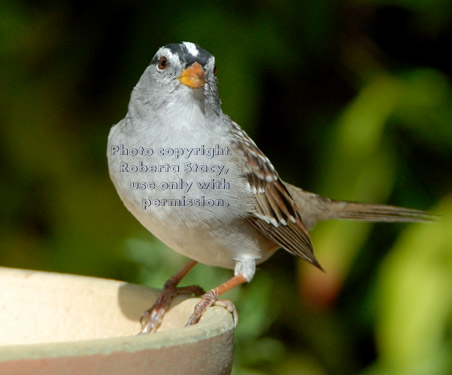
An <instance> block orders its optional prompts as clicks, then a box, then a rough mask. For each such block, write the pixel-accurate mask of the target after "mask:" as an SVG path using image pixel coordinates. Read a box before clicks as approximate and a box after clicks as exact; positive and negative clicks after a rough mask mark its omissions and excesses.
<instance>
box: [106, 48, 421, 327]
mask: <svg viewBox="0 0 452 375" xmlns="http://www.w3.org/2000/svg"><path fill="white" fill-rule="evenodd" d="M107 155H108V164H109V170H110V176H111V179H112V181H113V183H114V185H115V187H116V189H117V191H118V194H119V196H120V197H121V199H122V201H123V202H124V204H125V206H126V207H127V208H128V210H129V211H130V212H131V213H132V214H133V215H134V216H135V217H136V218H137V219H138V220H139V221H140V222H141V224H143V225H144V226H145V227H146V228H147V229H148V230H149V231H150V232H152V233H153V234H154V235H155V236H156V237H158V238H159V239H160V240H162V241H163V242H164V243H166V244H167V245H168V246H169V247H171V248H172V249H174V250H175V251H177V252H179V253H181V254H183V255H186V256H187V257H189V258H191V259H193V261H191V262H190V263H188V264H187V265H186V266H185V267H184V268H183V269H182V270H181V271H180V272H179V273H178V274H177V275H175V276H174V277H173V278H171V279H170V280H169V281H168V282H167V283H166V284H165V288H164V291H163V292H162V295H161V297H160V298H159V300H158V301H157V302H156V304H155V305H154V306H153V308H151V309H149V310H148V311H147V312H146V313H145V315H144V317H143V320H142V324H143V329H142V332H143V333H145V332H149V331H153V330H155V329H156V328H157V326H158V324H159V321H160V319H161V318H162V315H163V314H164V312H165V309H166V308H167V306H168V304H169V302H170V300H171V298H172V296H174V295H175V294H177V293H195V294H196V295H199V294H201V293H202V289H201V288H199V287H186V288H176V285H177V283H178V282H179V281H180V279H181V278H182V277H183V276H184V275H185V274H186V273H187V272H188V271H189V270H190V269H191V268H192V267H193V266H194V265H195V264H196V262H201V263H204V264H207V265H211V266H218V267H224V268H231V269H234V273H235V276H234V277H233V278H232V279H230V280H229V281H227V282H226V283H224V284H222V285H221V286H220V287H218V288H215V289H213V290H211V291H210V292H208V293H206V294H204V295H203V298H202V299H201V301H200V302H199V303H198V305H197V307H196V308H195V312H194V313H193V315H192V316H191V317H190V320H189V322H188V325H190V324H193V323H195V322H196V321H197V320H198V319H199V317H200V316H201V315H202V313H203V311H204V310H205V309H206V308H207V307H208V306H210V305H211V304H212V303H213V302H214V301H215V300H216V298H217V297H218V296H219V295H221V294H222V293H224V292H225V291H227V290H229V289H231V288H232V287H234V286H236V285H239V284H241V283H243V282H249V281H250V280H251V279H252V278H253V276H254V273H255V269H256V264H259V263H261V262H263V261H265V260H267V259H268V258H269V257H270V256H271V255H272V254H273V253H274V252H275V251H276V250H277V249H279V248H283V249H285V250H287V251H288V252H290V253H292V254H294V255H296V256H298V257H301V258H303V259H305V260H307V261H308V262H311V263H312V264H314V265H315V266H317V267H319V268H320V264H319V262H318V261H317V259H316V258H315V257H314V254H313V250H312V245H311V241H310V239H309V234H308V230H310V229H312V228H313V227H314V225H315V224H316V222H317V221H319V220H326V219H337V218H340V219H352V220H365V221H423V220H429V219H430V215H428V214H426V213H424V212H423V211H419V210H412V209H406V208H400V207H394V206H387V205H375V204H366V203H352V202H341V201H335V200H331V199H328V198H323V197H321V196H319V195H316V194H312V193H309V192H306V191H304V190H302V189H299V188H297V187H295V186H292V185H290V184H288V183H286V182H283V181H282V180H281V179H280V178H279V176H278V173H277V172H276V170H275V168H274V167H273V165H272V164H271V162H270V160H269V159H268V158H267V157H266V156H265V155H264V154H263V153H262V151H260V150H259V148H258V147H257V146H256V144H255V143H254V142H253V141H252V140H251V138H250V137H249V136H248V135H247V134H246V133H245V132H244V131H243V130H242V129H241V128H240V126H239V125H237V124H236V123H235V122H234V121H232V120H231V119H230V118H229V117H228V116H227V115H225V114H224V113H223V112H222V110H221V103H220V98H219V96H218V88H217V78H216V68H215V57H214V56H213V55H211V54H210V53H209V52H208V51H206V50H205V49H203V48H201V47H200V46H198V45H196V44H193V43H189V42H183V43H180V44H168V45H166V46H164V47H161V48H160V49H159V50H158V51H157V53H156V55H155V56H154V57H153V59H152V61H151V63H150V65H149V66H148V67H147V68H146V70H145V72H144V74H143V75H142V76H141V78H140V80H139V81H138V84H137V85H136V86H135V88H134V89H133V92H132V95H131V99H130V103H129V107H128V113H127V115H126V117H125V118H124V119H123V120H122V121H120V122H119V123H118V124H117V125H115V126H114V127H113V128H112V129H111V131H110V135H109V137H108V150H107ZM150 256H152V255H150Z"/></svg>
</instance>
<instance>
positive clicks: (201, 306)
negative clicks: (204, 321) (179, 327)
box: [185, 289, 239, 328]
mask: <svg viewBox="0 0 452 375" xmlns="http://www.w3.org/2000/svg"><path fill="white" fill-rule="evenodd" d="M217 298H218V295H216V292H215V289H213V290H211V291H209V292H207V293H205V294H204V295H203V296H202V297H201V300H200V301H199V302H198V303H197V304H196V306H195V309H194V311H193V313H192V314H191V315H190V317H189V318H188V322H187V324H185V327H189V326H191V325H193V324H196V323H198V322H199V319H201V317H202V316H203V314H204V313H205V312H206V311H207V309H208V308H209V307H210V306H220V307H223V308H225V309H226V310H228V311H229V312H230V313H231V314H232V316H233V318H234V328H235V327H237V323H238V321H239V314H238V313H237V309H236V308H235V306H234V304H233V303H232V302H231V301H229V300H220V301H218V300H217Z"/></svg>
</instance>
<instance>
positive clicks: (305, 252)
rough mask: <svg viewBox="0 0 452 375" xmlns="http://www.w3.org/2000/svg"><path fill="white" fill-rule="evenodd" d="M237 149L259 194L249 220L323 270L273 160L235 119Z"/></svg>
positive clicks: (273, 238) (283, 246)
mask: <svg viewBox="0 0 452 375" xmlns="http://www.w3.org/2000/svg"><path fill="white" fill-rule="evenodd" d="M232 124H233V127H232V131H233V134H234V136H235V139H236V142H235V146H236V151H237V152H239V153H241V154H243V156H244V157H245V158H246V160H247V162H248V166H249V168H248V169H247V171H246V173H245V174H246V178H247V181H248V184H249V189H250V191H251V192H252V193H254V194H255V196H256V202H255V207H254V211H253V212H252V213H251V215H250V217H249V218H248V220H249V221H250V223H251V224H252V225H253V226H254V227H255V228H256V229H258V230H259V231H260V232H261V233H263V234H264V235H265V236H267V237H268V238H271V239H272V240H273V241H275V242H276V243H277V244H278V245H280V246H281V247H282V248H284V249H285V250H287V251H288V252H290V253H292V254H293V255H296V256H299V257H301V258H303V259H305V260H307V261H308V262H310V263H312V264H313V265H315V266H316V267H318V268H320V269H322V267H321V266H320V264H319V262H318V261H317V259H316V258H315V256H314V252H313V249H312V244H311V240H310V238H309V234H308V231H307V229H306V227H305V225H304V224H303V221H302V219H301V217H300V215H299V213H298V208H297V206H296V204H295V201H294V200H293V199H292V196H291V195H290V193H289V191H288V190H287V188H286V186H285V185H284V182H282V180H281V179H280V178H279V176H278V173H277V172H276V170H275V168H274V167H273V165H272V164H271V162H270V160H269V159H268V158H267V157H266V156H265V155H264V154H263V153H262V151H261V150H259V148H258V147H257V146H256V144H255V143H254V142H253V140H252V139H251V138H250V137H249V136H248V135H247V134H246V133H245V132H244V131H243V130H242V129H241V128H240V127H239V126H238V125H237V124H236V123H235V122H232Z"/></svg>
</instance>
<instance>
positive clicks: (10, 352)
mask: <svg viewBox="0 0 452 375" xmlns="http://www.w3.org/2000/svg"><path fill="white" fill-rule="evenodd" d="M158 293H159V291H157V290H152V289H149V288H145V287H141V286H138V285H132V284H127V283H124V282H119V281H114V280H105V279H97V278H91V277H82V276H75V275H66V274H57V273H48V272H38V271H28V270H19V269H10V268H2V267H0V319H1V324H0V374H5V375H6V374H8V375H9V374H11V375H22V374H33V375H41V374H42V375H44V374H45V375H54V374H55V375H56V374H58V375H60V374H65V375H72V374H74V375H75V374H77V375H79V374H84V375H90V374H93V375H94V374H96V375H98V374H108V375H119V374H121V375H124V374H134V375H141V374H156V375H159V374H165V375H169V374H184V375H189V374H197V375H200V374H206V375H207V374H209V375H213V374H230V372H231V367H232V349H233V334H234V323H233V318H232V316H231V314H230V313H229V312H228V311H226V310H225V309H224V308H222V307H212V308H210V309H208V311H207V312H206V313H205V314H204V316H203V317H202V318H201V320H200V322H199V323H198V324H196V325H194V326H191V327H188V328H184V324H185V323H186V321H187V319H188V317H189V315H190V314H191V312H192V311H193V308H194V305H195V304H196V302H197V301H198V299H196V298H188V299H187V298H184V297H178V298H176V299H175V300H174V301H173V304H172V307H171V309H170V311H169V312H168V313H167V314H166V316H165V318H164V320H163V322H162V325H161V327H160V329H159V331H158V332H157V333H155V334H150V335H142V336H136V334H137V333H138V332H139V330H140V323H139V319H140V316H141V314H142V313H143V311H144V310H145V309H147V308H148V307H149V306H150V305H151V304H152V303H153V302H154V301H155V299H156V298H157V296H158Z"/></svg>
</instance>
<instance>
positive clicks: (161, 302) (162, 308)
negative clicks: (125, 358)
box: [139, 260, 205, 335]
mask: <svg viewBox="0 0 452 375" xmlns="http://www.w3.org/2000/svg"><path fill="white" fill-rule="evenodd" d="M196 263H197V262H196V261H194V260H191V261H190V262H188V263H187V264H186V265H185V266H184V267H182V268H181V269H180V270H179V272H177V273H176V274H175V275H174V276H173V277H171V278H170V279H169V280H168V281H167V282H166V283H165V285H164V287H163V290H162V291H161V293H160V295H159V297H158V298H157V300H156V301H155V303H154V305H152V307H151V308H150V309H148V310H146V311H145V312H144V313H143V315H142V317H141V327H142V328H141V332H140V333H139V334H140V335H142V334H145V333H150V332H155V331H156V330H157V328H158V327H159V326H160V323H161V322H162V319H163V316H164V315H165V313H166V312H167V311H168V308H169V306H170V304H171V301H172V300H173V298H174V297H176V296H177V295H180V294H194V295H196V296H200V295H202V294H203V293H205V292H204V290H203V289H202V288H201V287H199V286H197V285H192V286H184V287H180V288H178V287H177V284H179V282H180V281H181V280H182V279H183V278H184V277H185V275H186V274H187V273H188V272H189V271H190V270H191V269H192V268H193V267H194V266H195V265H196Z"/></svg>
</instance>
